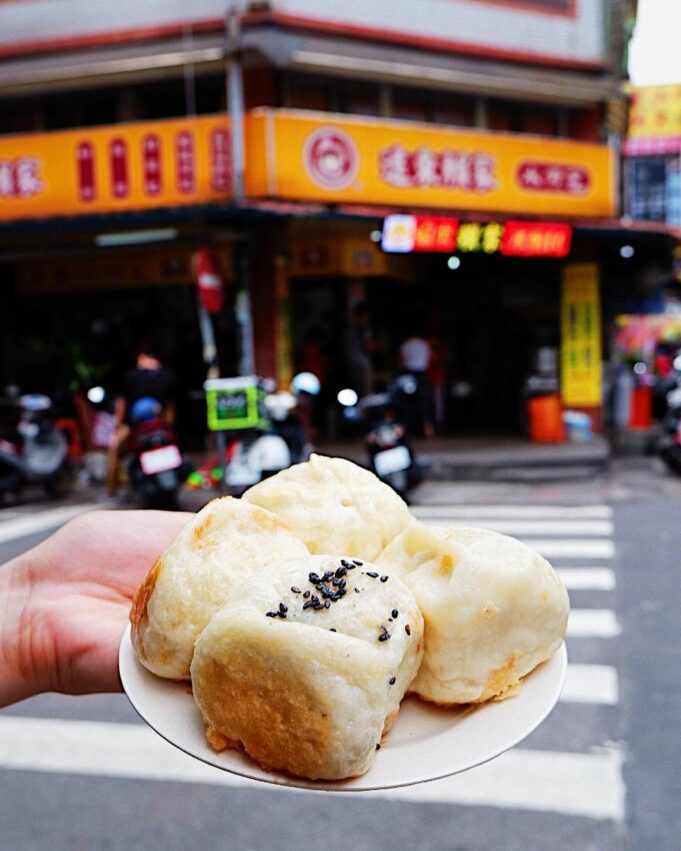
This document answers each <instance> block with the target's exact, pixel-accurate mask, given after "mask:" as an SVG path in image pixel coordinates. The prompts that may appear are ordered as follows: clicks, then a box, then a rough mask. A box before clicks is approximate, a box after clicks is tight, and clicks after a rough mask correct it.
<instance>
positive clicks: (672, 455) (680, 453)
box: [660, 445, 681, 476]
mask: <svg viewBox="0 0 681 851" xmlns="http://www.w3.org/2000/svg"><path fill="white" fill-rule="evenodd" d="M660 457H661V458H662V460H663V461H664V463H665V464H666V465H667V469H668V470H669V471H670V472H672V473H674V474H675V475H677V476H681V447H678V446H676V445H674V446H669V447H667V448H665V449H663V450H662V451H661V452H660Z"/></svg>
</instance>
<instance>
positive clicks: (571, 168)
mask: <svg viewBox="0 0 681 851" xmlns="http://www.w3.org/2000/svg"><path fill="white" fill-rule="evenodd" d="M516 178H517V180H518V183H519V184H520V186H522V188H523V189H528V190H530V191H533V192H558V193H560V194H562V195H584V194H585V193H586V192H587V191H588V190H589V188H590V187H591V175H590V174H589V172H588V171H587V169H585V168H583V167H582V166H579V165H561V164H560V163H542V162H535V161H526V162H523V163H521V164H520V165H519V166H518V170H517V172H516Z"/></svg>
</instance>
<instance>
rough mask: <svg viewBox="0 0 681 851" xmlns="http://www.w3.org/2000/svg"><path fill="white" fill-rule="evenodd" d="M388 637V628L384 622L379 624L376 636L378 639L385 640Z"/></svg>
mask: <svg viewBox="0 0 681 851" xmlns="http://www.w3.org/2000/svg"><path fill="white" fill-rule="evenodd" d="M389 638H390V633H389V632H388V628H387V627H386V625H385V624H384V623H382V624H381V633H380V635H379V636H378V640H379V641H387V640H388V639H389Z"/></svg>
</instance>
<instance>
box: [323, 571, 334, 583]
mask: <svg viewBox="0 0 681 851" xmlns="http://www.w3.org/2000/svg"><path fill="white" fill-rule="evenodd" d="M332 577H333V570H327V571H326V573H325V574H324V576H322V582H328V581H329V579H331V578H332Z"/></svg>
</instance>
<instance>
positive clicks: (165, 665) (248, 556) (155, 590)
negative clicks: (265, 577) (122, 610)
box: [130, 497, 307, 680]
mask: <svg viewBox="0 0 681 851" xmlns="http://www.w3.org/2000/svg"><path fill="white" fill-rule="evenodd" d="M306 554H307V548H306V546H305V544H304V543H303V542H302V541H301V540H300V539H299V538H298V537H296V536H295V535H294V534H293V532H292V531H291V529H290V528H289V526H288V525H287V524H286V522H285V521H284V520H282V519H281V518H280V517H277V516H276V515H274V514H271V513H270V512H269V511H266V510H264V509H262V508H259V507H258V506H255V505H250V504H248V503H245V502H241V501H240V500H237V499H232V498H231V497H223V498H221V499H214V500H213V501H212V502H210V503H209V504H208V505H207V506H206V507H205V508H203V509H202V510H201V511H200V512H199V513H198V514H197V515H196V516H195V517H194V518H192V519H191V520H190V521H189V523H187V525H186V526H184V527H183V528H182V530H181V531H180V533H179V535H178V536H177V537H176V538H175V540H174V541H173V542H172V543H171V544H170V546H169V547H168V548H167V549H166V551H165V552H164V553H163V554H162V555H161V556H160V557H159V558H158V560H157V561H156V563H155V564H154V565H153V567H152V568H151V570H150V571H149V573H148V574H147V577H146V578H145V580H144V582H143V583H142V585H141V586H140V588H138V590H137V592H136V594H135V596H134V599H133V606H132V611H131V612H130V621H131V624H132V631H131V635H132V642H133V645H134V647H135V650H136V651H137V656H138V658H139V660H140V662H141V663H142V664H143V665H144V666H145V667H146V668H148V669H149V670H150V671H152V672H153V673H154V674H157V675H158V676H161V677H166V678H168V679H178V680H183V679H184V680H186V679H189V665H190V663H191V660H192V654H193V652H194V642H195V641H196V639H197V637H198V635H199V633H200V632H201V630H202V629H203V628H204V627H205V626H206V624H207V623H208V621H209V620H210V618H211V617H212V616H213V615H214V614H215V612H216V611H217V610H218V609H220V608H221V607H222V606H223V605H224V604H225V602H226V601H227V600H228V599H229V597H230V595H231V594H233V593H237V594H238V587H239V582H240V580H241V577H243V576H244V575H249V576H250V575H254V576H257V575H258V574H259V572H260V571H261V570H262V569H264V568H265V567H266V566H267V565H268V564H269V563H271V562H272V561H273V560H275V559H287V558H293V557H295V556H304V555H306Z"/></svg>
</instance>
